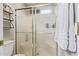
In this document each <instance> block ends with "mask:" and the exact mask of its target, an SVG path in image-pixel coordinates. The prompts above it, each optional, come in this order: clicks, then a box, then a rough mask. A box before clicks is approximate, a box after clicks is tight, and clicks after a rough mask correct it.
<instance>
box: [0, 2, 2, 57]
mask: <svg viewBox="0 0 79 59" xmlns="http://www.w3.org/2000/svg"><path fill="white" fill-rule="evenodd" d="M2 11H3V7H2V3H0V41H2V40H3V12H2ZM2 55H3V45H2V46H0V56H2Z"/></svg>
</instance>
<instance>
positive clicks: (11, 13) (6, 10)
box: [3, 9, 13, 14]
mask: <svg viewBox="0 0 79 59" xmlns="http://www.w3.org/2000/svg"><path fill="white" fill-rule="evenodd" d="M3 11H4V12H6V13H9V14H13V13H12V12H9V11H7V10H4V9H3Z"/></svg>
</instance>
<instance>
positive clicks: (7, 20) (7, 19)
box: [3, 18, 14, 21]
mask: <svg viewBox="0 0 79 59" xmlns="http://www.w3.org/2000/svg"><path fill="white" fill-rule="evenodd" d="M3 19H4V20H7V21H14V20H11V19H7V18H3Z"/></svg>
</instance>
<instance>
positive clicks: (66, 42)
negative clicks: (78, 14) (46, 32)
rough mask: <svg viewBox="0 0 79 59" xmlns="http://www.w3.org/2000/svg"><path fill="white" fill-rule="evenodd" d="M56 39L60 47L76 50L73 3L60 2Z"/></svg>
mask: <svg viewBox="0 0 79 59" xmlns="http://www.w3.org/2000/svg"><path fill="white" fill-rule="evenodd" d="M55 40H56V42H57V43H58V46H59V47H60V48H62V49H64V50H69V51H71V52H75V51H76V38H75V25H74V10H73V3H70V4H69V3H60V4H58V15H57V20H56V33H55Z"/></svg>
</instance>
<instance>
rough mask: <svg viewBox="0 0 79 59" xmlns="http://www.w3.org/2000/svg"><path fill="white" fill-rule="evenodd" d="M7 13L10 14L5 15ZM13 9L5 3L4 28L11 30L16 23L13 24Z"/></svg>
mask: <svg viewBox="0 0 79 59" xmlns="http://www.w3.org/2000/svg"><path fill="white" fill-rule="evenodd" d="M5 13H7V14H8V15H9V16H8V17H5V15H6V14H5ZM12 14H13V11H12V9H11V7H10V6H9V5H7V4H5V3H4V4H3V28H4V30H9V29H12V28H14V25H13V24H12V21H14V19H13V17H12Z"/></svg>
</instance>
